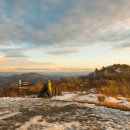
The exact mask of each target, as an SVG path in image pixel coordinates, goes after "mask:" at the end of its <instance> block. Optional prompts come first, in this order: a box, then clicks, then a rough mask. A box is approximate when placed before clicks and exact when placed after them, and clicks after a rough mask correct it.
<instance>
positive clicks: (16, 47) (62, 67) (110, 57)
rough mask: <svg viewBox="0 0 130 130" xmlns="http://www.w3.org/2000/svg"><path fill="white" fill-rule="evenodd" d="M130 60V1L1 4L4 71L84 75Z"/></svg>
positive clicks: (2, 0)
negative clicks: (80, 73) (67, 72)
mask: <svg viewBox="0 0 130 130" xmlns="http://www.w3.org/2000/svg"><path fill="white" fill-rule="evenodd" d="M129 57H130V1H129V0H0V71H7V72H8V71H18V72H19V71H21V72H24V71H47V72H49V71H50V72H52V71H85V70H91V69H94V68H100V67H102V66H107V65H111V64H114V63H115V64H116V63H121V64H130V59H129Z"/></svg>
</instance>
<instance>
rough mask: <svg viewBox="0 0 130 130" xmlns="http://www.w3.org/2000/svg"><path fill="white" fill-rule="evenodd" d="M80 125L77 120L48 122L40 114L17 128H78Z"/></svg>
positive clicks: (23, 129)
mask: <svg viewBox="0 0 130 130" xmlns="http://www.w3.org/2000/svg"><path fill="white" fill-rule="evenodd" d="M81 128H82V126H81V124H80V123H79V122H70V123H66V122H60V123H59V122H53V123H48V122H47V121H46V120H44V119H42V116H35V117H33V118H31V119H30V121H29V122H26V123H25V124H24V125H22V126H21V127H20V128H18V129H17V130H28V129H40V130H52V129H54V130H79V129H81Z"/></svg>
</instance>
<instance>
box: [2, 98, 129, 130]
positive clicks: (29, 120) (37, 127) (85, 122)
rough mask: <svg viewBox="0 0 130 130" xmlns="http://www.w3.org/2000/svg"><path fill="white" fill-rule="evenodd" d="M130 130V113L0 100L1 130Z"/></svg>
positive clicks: (67, 104)
mask: <svg viewBox="0 0 130 130" xmlns="http://www.w3.org/2000/svg"><path fill="white" fill-rule="evenodd" d="M15 129H17V130H42V129H43V130H52V129H53V130H130V112H127V111H120V110H115V109H110V108H105V107H98V106H95V105H93V104H91V105H90V104H83V103H78V102H70V101H61V100H58V99H42V98H0V130H15Z"/></svg>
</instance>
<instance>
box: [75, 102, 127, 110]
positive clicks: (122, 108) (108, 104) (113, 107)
mask: <svg viewBox="0 0 130 130" xmlns="http://www.w3.org/2000/svg"><path fill="white" fill-rule="evenodd" d="M73 101H74V102H78V103H88V104H95V105H96V106H104V107H107V108H112V109H118V110H122V111H130V108H129V107H127V106H123V105H119V104H115V103H111V102H107V101H103V102H94V101H89V100H84V101H76V100H73Z"/></svg>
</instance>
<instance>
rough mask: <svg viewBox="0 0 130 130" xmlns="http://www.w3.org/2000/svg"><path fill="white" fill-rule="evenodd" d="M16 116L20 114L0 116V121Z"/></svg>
mask: <svg viewBox="0 0 130 130" xmlns="http://www.w3.org/2000/svg"><path fill="white" fill-rule="evenodd" d="M18 114H20V112H13V113H9V114H6V115H3V116H0V120H4V119H7V118H10V117H13V116H16V115H18Z"/></svg>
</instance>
